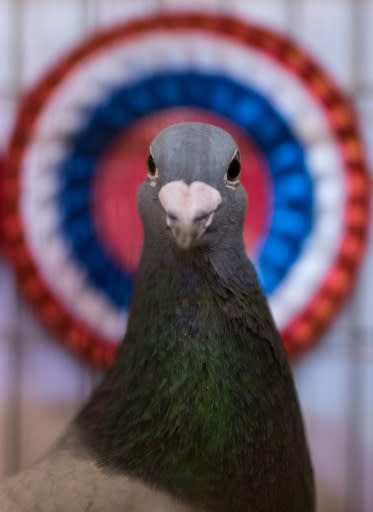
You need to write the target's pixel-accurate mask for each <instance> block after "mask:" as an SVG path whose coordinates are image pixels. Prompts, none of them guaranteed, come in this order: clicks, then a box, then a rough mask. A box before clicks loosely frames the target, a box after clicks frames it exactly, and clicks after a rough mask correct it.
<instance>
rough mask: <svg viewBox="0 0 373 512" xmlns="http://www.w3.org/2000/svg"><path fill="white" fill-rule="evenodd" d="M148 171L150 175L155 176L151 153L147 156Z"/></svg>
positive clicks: (155, 169)
mask: <svg viewBox="0 0 373 512" xmlns="http://www.w3.org/2000/svg"><path fill="white" fill-rule="evenodd" d="M148 171H149V174H150V176H155V174H156V172H157V167H156V165H155V162H154V160H153V157H152V155H149V156H148Z"/></svg>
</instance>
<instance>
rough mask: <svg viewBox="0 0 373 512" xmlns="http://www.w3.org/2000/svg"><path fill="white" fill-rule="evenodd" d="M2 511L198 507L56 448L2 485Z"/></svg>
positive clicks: (158, 511) (159, 511)
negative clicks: (187, 504) (188, 505)
mask: <svg viewBox="0 0 373 512" xmlns="http://www.w3.org/2000/svg"><path fill="white" fill-rule="evenodd" d="M0 510H1V512H66V510H68V511H69V512H83V511H84V512H148V511H150V510H151V511H152V512H195V511H194V509H192V508H190V507H187V506H185V505H182V504H180V503H178V502H176V501H175V500H174V499H173V498H172V497H170V496H168V495H166V494H164V493H162V492H160V491H158V490H156V489H154V488H151V487H150V486H148V485H146V484H144V483H143V482H141V481H139V480H134V479H133V478H131V477H129V476H124V475H117V474H112V473H109V472H107V471H105V470H103V469H102V468H100V467H98V466H97V464H96V463H95V461H94V460H93V459H91V458H88V457H80V456H78V455H76V454H74V453H73V452H71V451H68V450H56V451H55V452H53V453H51V454H50V455H48V456H47V457H46V458H45V459H44V460H42V461H40V462H39V463H37V464H35V465H34V466H32V467H31V468H29V469H27V470H25V471H23V472H21V473H19V474H17V475H16V476H14V477H11V478H9V479H7V480H5V481H4V482H3V483H1V484H0Z"/></svg>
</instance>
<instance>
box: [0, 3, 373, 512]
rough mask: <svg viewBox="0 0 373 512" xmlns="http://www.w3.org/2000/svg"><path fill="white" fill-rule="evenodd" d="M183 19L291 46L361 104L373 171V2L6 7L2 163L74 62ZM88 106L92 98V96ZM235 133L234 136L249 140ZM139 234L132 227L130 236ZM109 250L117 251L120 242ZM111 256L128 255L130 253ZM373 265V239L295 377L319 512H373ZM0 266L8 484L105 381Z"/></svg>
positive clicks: (0, 41) (0, 382)
mask: <svg viewBox="0 0 373 512" xmlns="http://www.w3.org/2000/svg"><path fill="white" fill-rule="evenodd" d="M181 7H183V8H194V9H198V10H200V11H202V12H207V13H211V14H216V13H220V12H223V13H226V14H232V15H238V16H239V18H240V19H241V20H248V21H250V22H252V23H259V24H260V25H262V26H264V27H266V28H268V29H275V30H276V31H277V32H279V33H282V34H285V35H288V36H291V37H292V38H293V39H294V41H295V42H296V43H297V44H298V45H299V47H300V48H304V49H305V50H306V51H307V52H308V53H309V54H311V55H312V56H313V58H314V59H315V60H316V61H318V63H319V64H321V66H322V67H323V68H324V69H325V70H326V71H327V72H328V73H329V75H330V76H331V77H332V78H333V79H334V80H335V82H336V83H337V84H338V86H340V88H341V89H342V90H344V91H345V92H346V93H347V95H348V96H349V97H350V98H351V100H352V101H353V103H354V106H355V108H356V111H357V113H358V118H359V128H360V131H361V134H362V137H363V139H364V141H365V146H366V151H367V154H368V162H369V165H370V166H371V164H372V159H373V152H372V147H373V127H372V123H373V59H372V58H371V49H372V47H373V32H372V30H371V27H372V23H373V0H225V1H218V0H216V1H212V0H209V1H207V0H198V1H195V0H189V1H184V0H149V1H145V0H141V1H134V0H23V1H22V0H0V56H1V60H0V151H3V152H4V153H5V150H6V147H7V145H8V144H9V134H10V131H11V129H12V127H13V125H14V122H15V119H16V115H17V109H18V107H19V103H20V100H21V98H22V97H23V95H24V94H25V93H26V92H27V91H28V90H29V88H30V87H31V86H32V85H33V84H34V83H35V82H36V81H37V80H38V79H39V78H40V76H41V75H42V74H43V73H45V72H46V71H47V70H48V69H49V68H50V66H52V65H54V64H55V63H56V62H58V61H59V59H60V58H61V57H62V56H63V55H65V54H66V52H69V51H70V50H71V49H72V48H74V47H75V46H76V45H78V44H80V43H81V42H82V41H83V40H84V39H85V38H87V37H88V36H90V35H92V34H96V33H97V32H98V31H99V30H101V29H102V28H104V27H105V28H109V27H110V26H111V25H112V24H114V23H118V22H121V21H125V20H126V19H130V18H133V17H137V16H140V15H143V14H146V15H147V16H153V15H158V14H159V13H162V12H165V11H171V12H172V11H173V10H180V8H181ZM133 66H135V67H136V66H141V59H139V61H137V62H136V59H134V62H133ZM102 80H103V81H104V80H105V76H102ZM86 94H87V96H89V95H90V94H91V91H90V90H89V88H88V89H87V90H86ZM188 115H189V117H190V114H188V113H184V114H183V113H180V111H178V112H176V113H175V114H173V117H172V116H171V118H166V119H162V120H159V119H158V121H157V118H154V119H153V120H150V121H148V122H147V124H146V127H142V126H141V123H140V125H136V127H135V129H134V132H133V133H131V134H130V135H129V136H128V137H129V138H127V144H130V142H131V141H132V143H135V142H136V141H139V140H140V139H141V134H142V133H145V132H146V130H148V132H149V133H146V134H145V135H144V136H143V137H144V142H142V139H141V140H140V146H141V148H143V146H144V145H145V146H146V143H147V142H146V141H147V140H148V139H149V137H150V135H153V133H155V132H156V131H157V129H158V128H159V127H160V126H163V125H164V124H167V122H168V121H169V120H170V119H171V120H179V119H184V118H185V119H188ZM191 117H192V118H193V115H192V116H191ZM209 119H211V117H210V118H209ZM235 129H236V130H237V132H235V134H236V136H237V137H238V138H239V137H241V136H242V137H243V135H242V133H241V132H240V131H239V130H238V129H237V128H234V127H232V130H233V131H234V130H235ZM150 138H151V137H150ZM371 144H372V145H371ZM141 151H142V149H141ZM114 152H115V151H114ZM247 152H248V153H250V150H249V149H247ZM117 158H118V156H117ZM247 158H248V159H249V156H247ZM248 161H249V160H248ZM108 168H111V169H113V166H111V167H110V165H109V166H108ZM113 172H114V171H113ZM144 172H145V170H144ZM105 186H107V184H106V185H105V183H104V185H103V189H104V190H105ZM367 186H368V187H369V185H367ZM114 187H115V183H114ZM110 193H114V192H113V187H111V188H110V187H109V189H108V190H106V192H105V194H109V197H110ZM117 200H119V201H120V197H119V199H118V198H117ZM131 212H132V210H131ZM105 215H106V214H105ZM107 215H108V216H109V217H110V212H109V213H107ZM105 218H106V217H105ZM131 223H132V219H131V221H128V219H127V227H128V226H129V227H130V226H131ZM109 224H110V222H109ZM258 229H259V228H258ZM109 231H110V230H109ZM109 235H110V233H109ZM134 237H137V238H138V236H137V235H136V234H134ZM137 238H136V240H135V242H133V244H135V245H131V242H129V249H128V251H127V253H126V254H124V257H125V258H126V257H127V256H128V254H129V256H128V257H129V259H131V247H135V246H136V247H137V246H138V245H139V244H141V237H140V239H139V240H140V241H139V240H138V239H137ZM109 239H110V240H111V241H113V240H115V235H114V236H113V235H112V234H111V235H110V236H109ZM136 247H135V249H133V250H134V251H135V250H138V249H136ZM44 250H45V251H47V250H48V248H47V247H45V248H44ZM113 250H114V252H115V251H117V252H116V254H118V251H119V252H120V248H119V249H118V248H115V247H114V249H113ZM372 256H373V245H372V241H371V237H369V240H368V247H367V250H366V253H365V255H364V258H363V261H362V263H361V265H360V268H359V272H358V277H357V283H356V286H355V287H354V289H353V293H352V294H351V295H350V296H349V297H348V298H347V300H346V301H345V302H344V304H343V307H342V309H341V311H340V313H339V314H338V315H337V318H336V319H335V320H334V321H333V322H332V323H331V325H330V326H329V327H328V329H327V331H326V332H325V333H324V334H323V335H322V337H321V339H320V340H319V342H318V343H317V344H316V345H314V346H312V347H311V348H310V349H309V350H307V351H306V352H305V353H304V354H302V356H301V357H299V358H298V359H297V360H296V361H295V362H294V365H293V368H294V374H295V378H296V384H297V388H298V392H299V396H300V400H301V403H302V407H303V411H304V415H305V422H306V427H307V431H308V435H309V441H310V445H311V450H312V457H313V462H314V466H315V471H316V478H317V488H318V511H319V512H370V511H371V510H373V486H372V484H371V479H372V474H373V400H372V397H371V393H372V392H373V340H372V329H373V315H372V304H373V271H372V268H371V264H370V259H371V257H372ZM0 258H1V259H0V478H3V477H5V476H7V475H9V474H11V473H13V472H16V471H18V470H19V469H21V468H23V467H25V466H27V465H29V464H30V463H32V462H33V461H35V460H36V459H37V458H38V457H39V456H40V455H41V454H43V453H44V452H45V451H46V449H47V448H48V447H49V446H50V445H51V444H52V443H53V441H54V440H55V439H56V438H57V436H58V435H59V434H60V433H61V432H62V431H63V429H64V428H65V426H66V425H67V423H68V422H69V421H70V419H71V418H72V417H73V415H74V414H75V413H76V411H77V410H78V409H79V406H80V405H81V403H82V401H84V399H85V398H86V397H87V395H88V394H89V392H90V390H91V389H92V386H94V384H95V383H96V382H97V381H98V380H99V379H100V376H101V372H100V371H99V370H94V369H92V368H91V367H90V365H89V364H87V363H85V362H81V360H80V359H79V358H77V357H76V356H74V355H73V354H71V353H70V352H69V351H67V350H66V349H65V348H63V347H62V346H61V344H60V343H58V342H56V341H57V340H58V336H57V335H54V334H50V331H49V330H47V329H46V328H45V327H44V326H43V322H41V321H39V320H38V319H37V318H36V317H35V316H34V314H33V313H32V312H31V309H30V307H29V305H28V303H26V301H25V300H24V299H23V296H22V294H21V293H20V292H19V290H18V286H17V285H16V281H15V272H14V270H13V266H14V265H13V262H12V261H9V258H6V257H5V255H4V251H3V255H2V256H0ZM135 263H136V262H135V261H132V262H131V261H130V262H129V265H130V266H131V265H135Z"/></svg>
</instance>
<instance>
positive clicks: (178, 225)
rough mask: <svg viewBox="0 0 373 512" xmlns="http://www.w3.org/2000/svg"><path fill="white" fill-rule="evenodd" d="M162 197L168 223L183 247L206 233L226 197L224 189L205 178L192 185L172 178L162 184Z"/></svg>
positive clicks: (160, 193)
mask: <svg viewBox="0 0 373 512" xmlns="http://www.w3.org/2000/svg"><path fill="white" fill-rule="evenodd" d="M158 197H159V201H160V203H161V205H162V208H163V209H164V211H165V212H166V222H167V227H168V228H169V229H170V230H171V232H172V235H173V236H174V238H175V241H176V243H177V245H178V246H179V247H180V248H182V249H188V248H189V247H191V246H192V244H193V242H195V241H196V240H198V239H199V238H201V237H202V235H203V234H204V233H205V231H206V229H207V228H208V227H209V226H210V225H211V223H212V220H213V218H214V214H215V212H216V210H217V209H218V208H219V206H220V204H221V201H222V198H221V195H220V192H219V191H218V190H217V189H216V188H214V187H211V186H210V185H207V183H203V182H202V181H194V182H193V183H191V185H189V186H188V185H187V184H186V183H184V181H171V182H170V183H167V184H166V185H164V186H163V187H162V188H161V190H160V191H159V194H158Z"/></svg>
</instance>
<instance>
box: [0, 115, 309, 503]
mask: <svg viewBox="0 0 373 512" xmlns="http://www.w3.org/2000/svg"><path fill="white" fill-rule="evenodd" d="M147 167H148V171H147V178H146V180H145V182H144V183H143V184H142V185H141V187H140V189H139V193H138V210H139V214H140V217H141V220H142V223H143V228H144V243H143V250H142V255H141V260H140V263H139V267H138V271H137V275H136V285H135V290H134V295H133V298H132V303H131V307H130V315H129V320H128V326H127V331H126V334H125V336H124V339H123V342H122V343H121V345H120V347H119V349H118V354H117V357H116V360H115V362H114V363H113V365H112V367H111V368H110V369H109V370H108V371H107V373H106V375H105V376H104V377H103V379H102V382H101V383H100V384H99V385H98V387H97V388H96V389H95V390H94V391H93V393H92V395H91V397H90V398H89V400H88V402H87V403H86V404H85V405H84V406H83V407H82V409H81V410H80V412H79V413H78V414H77V416H76V418H75V419H74V421H73V422H72V423H71V425H70V426H69V427H68V428H67V430H66V432H65V434H64V435H63V436H62V437H61V439H59V440H58V441H57V442H56V444H55V446H54V447H53V448H52V449H51V450H50V451H49V453H48V454H47V455H46V456H45V457H44V458H43V459H41V460H40V461H39V462H38V463H36V464H35V465H34V466H31V467H30V468H29V469H27V470H25V471H24V472H21V473H19V474H18V475H16V476H14V477H11V478H10V479H8V480H6V481H5V482H4V483H3V484H2V485H0V510H1V511H2V512H26V511H27V512H29V511H30V512H31V511H35V512H60V511H61V512H62V511H64V512H65V511H67V510H68V511H69V512H83V511H86V512H88V511H89V512H106V511H110V512H117V511H118V512H119V511H120V512H314V510H315V488H314V478H313V469H312V463H311V460H310V454H309V449H308V445H307V440H306V436H305V430H304V426H303V420H302V413H301V410H300V406H299V402H298V398H297V394H296V390H295V386H294V381H293V378H292V374H291V369H290V365H289V362H288V360H287V356H286V352H285V350H284V348H283V345H282V343H281V339H280V336H279V333H278V331H277V329H276V326H275V323H274V320H273V318H272V315H271V312H270V310H269V307H268V304H267V301H266V298H265V295H264V293H263V291H262V289H261V287H260V285H259V281H258V278H257V275H256V272H255V270H254V267H253V264H252V263H251V262H250V260H249V259H248V257H247V254H246V251H245V247H244V242H243V223H244V217H245V212H246V202H247V200H246V193H245V190H244V188H243V187H242V185H241V184H240V171H241V165H240V154H239V148H238V147H237V144H236V143H235V141H234V139H233V138H232V137H231V136H230V135H229V134H228V133H227V132H226V131H225V130H223V129H221V128H219V127H216V126H213V125H209V124H205V123H196V122H188V123H181V124H176V125H172V126H169V127H168V128H166V129H164V130H162V131H161V132H160V133H159V134H158V136H157V137H156V138H155V139H154V140H153V142H152V143H151V146H150V153H149V157H148V160H147Z"/></svg>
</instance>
